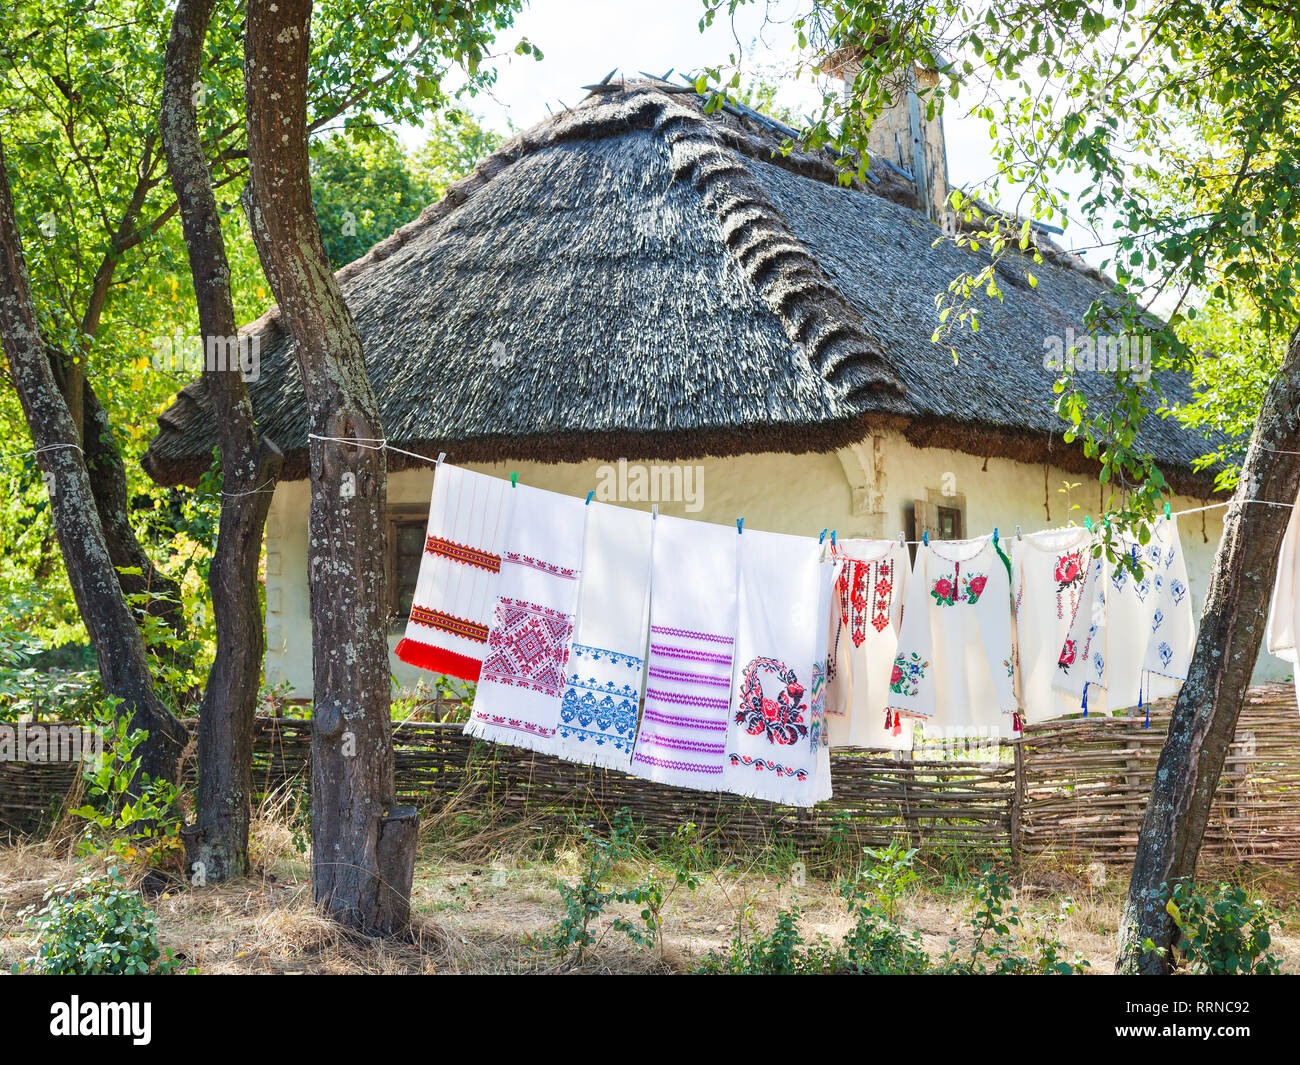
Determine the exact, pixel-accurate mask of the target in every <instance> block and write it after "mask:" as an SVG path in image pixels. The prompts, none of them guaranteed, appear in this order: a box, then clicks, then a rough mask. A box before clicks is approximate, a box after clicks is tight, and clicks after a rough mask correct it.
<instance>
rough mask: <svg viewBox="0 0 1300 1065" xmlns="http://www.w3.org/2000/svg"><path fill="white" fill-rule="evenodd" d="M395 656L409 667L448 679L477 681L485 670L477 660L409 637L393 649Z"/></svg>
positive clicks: (400, 641)
mask: <svg viewBox="0 0 1300 1065" xmlns="http://www.w3.org/2000/svg"><path fill="white" fill-rule="evenodd" d="M393 654H395V655H397V657H398V658H400V659H401V660H402V661H403V662H406V663H407V664H408V665H412V666H418V667H419V668H420V669H427V670H428V671H429V672H430V673H442V674H444V675H446V676H448V677H459V678H460V679H461V680H472V681H477V680H478V676H479V673H480V671H481V670H482V669H483V663H482V662H480V661H479V660H478V659H477V658H468V657H466V656H465V655H458V654H457V653H456V652H455V651H448V650H447V649H446V648H445V647H430V646H429V645H428V644H427V643H420V642H419V641H418V640H412V639H410V638H409V637H403V638H402V639H401V640H399V641H398V644H397V647H396V648H394V649H393Z"/></svg>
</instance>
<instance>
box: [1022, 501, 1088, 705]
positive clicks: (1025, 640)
mask: <svg viewBox="0 0 1300 1065" xmlns="http://www.w3.org/2000/svg"><path fill="white" fill-rule="evenodd" d="M1010 548H1011V552H1010V554H1011V595H1012V598H1013V599H1014V601H1015V604H1016V650H1017V660H1018V663H1019V666H1020V669H1019V670H1018V671H1017V674H1016V682H1017V683H1016V694H1017V696H1018V697H1019V699H1020V707H1021V709H1022V710H1023V711H1024V714H1025V720H1026V721H1028V722H1030V723H1033V722H1037V721H1050V720H1051V719H1052V718H1056V717H1061V716H1063V715H1065V714H1077V713H1078V712H1079V709H1080V700H1079V699H1078V698H1076V697H1075V696H1074V695H1073V694H1066V693H1064V692H1061V691H1058V690H1056V689H1054V688H1053V684H1054V683H1055V681H1056V674H1057V671H1058V669H1064V670H1065V671H1066V672H1069V671H1071V670H1078V671H1079V672H1081V673H1082V672H1084V671H1086V669H1087V663H1085V662H1083V661H1079V662H1077V663H1067V664H1066V665H1065V666H1064V667H1062V666H1060V655H1061V649H1062V648H1063V647H1064V646H1065V641H1066V639H1067V638H1068V636H1069V630H1070V627H1071V625H1072V624H1073V622H1074V619H1075V615H1076V614H1077V613H1078V611H1079V608H1080V606H1081V604H1082V602H1083V596H1084V590H1085V589H1084V586H1085V584H1086V578H1087V575H1088V569H1089V567H1090V566H1091V565H1092V562H1093V557H1092V534H1091V533H1090V532H1089V531H1088V530H1087V529H1085V528H1083V527H1082V526H1074V527H1071V528H1066V529H1050V530H1047V531H1044V532H1036V533H1030V534H1029V535H1027V536H1023V537H1017V538H1016V539H1014V540H1011V541H1010Z"/></svg>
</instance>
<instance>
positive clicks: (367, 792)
mask: <svg viewBox="0 0 1300 1065" xmlns="http://www.w3.org/2000/svg"><path fill="white" fill-rule="evenodd" d="M310 30H311V2H310V0H277V2H276V3H270V2H269V0H250V3H249V5H248V21H247V24H246V32H245V41H244V97H245V105H246V108H247V112H248V155H249V164H250V167H249V173H250V181H249V186H248V193H247V195H248V198H249V203H248V206H249V221H250V223H251V227H252V232H253V239H254V241H255V242H256V244H257V249H258V253H259V255H260V256H261V260H262V267H263V269H264V270H265V271H266V275H267V278H268V280H269V281H270V283H271V288H272V289H273V290H274V292H275V297H276V300H277V302H278V304H279V307H280V313H281V314H282V315H283V318H284V321H285V323H286V324H287V325H288V327H289V330H290V333H291V334H292V336H293V339H294V345H295V350H296V352H297V356H298V364H299V368H300V370H301V372H302V378H303V389H304V392H305V393H306V397H307V408H308V419H309V420H308V425H309V427H310V431H311V432H312V433H313V434H315V435H316V436H318V437H328V438H342V439H344V440H355V441H358V442H360V443H361V444H363V445H364V444H366V443H369V444H371V445H373V444H374V442H375V441H377V440H378V439H379V438H380V437H382V435H383V430H382V429H381V427H380V422H379V410H378V406H377V404H376V402H375V397H374V393H373V391H372V390H371V387H370V379H369V377H368V375H367V373H366V365H365V359H364V357H363V353H362V349H361V340H360V337H358V335H357V331H356V327H355V326H354V325H353V322H352V316H351V315H350V314H349V313H348V309H347V306H346V305H345V304H344V302H343V296H342V294H341V293H340V291H339V287H338V283H337V282H336V281H335V279H334V275H333V272H332V271H331V270H330V266H329V261H328V259H327V258H326V256H325V249H324V246H323V244H322V242H321V236H320V227H319V224H318V223H317V220H316V213H315V210H314V209H313V207H312V201H311V185H310V177H309V170H308V155H307V58H308V53H309V48H310V45H309V37H310ZM309 443H310V453H311V509H310V517H309V529H310V533H309V539H308V545H309V546H308V568H309V575H310V588H311V616H312V648H313V663H312V666H313V668H312V683H313V689H314V709H313V732H312V755H311V763H312V886H313V889H314V893H315V897H316V900H317V901H318V903H320V904H321V905H322V906H323V907H324V908H325V910H326V912H328V913H329V914H331V915H332V916H333V917H335V918H336V919H337V920H339V921H340V922H342V923H344V924H346V925H348V926H350V927H354V928H358V929H361V930H363V931H367V932H381V933H390V932H395V931H397V930H399V929H400V928H402V927H403V926H404V925H405V924H406V923H407V920H408V917H409V892H410V885H411V879H412V875H413V868H414V861H415V832H414V825H415V818H414V811H413V810H411V809H410V808H409V807H393V806H392V805H391V804H392V802H393V797H394V796H393V752H392V744H391V735H390V732H391V721H390V717H389V714H390V709H389V691H388V684H389V665H388V643H387V639H386V637H385V610H384V601H385V595H384V592H385V575H384V555H383V552H384V505H385V494H386V489H387V484H386V463H385V460H384V453H383V452H382V451H381V450H378V449H377V448H375V447H374V446H370V447H366V446H357V445H354V444H348V443H336V442H332V441H325V440H321V439H316V438H315V437H313V438H310V439H309Z"/></svg>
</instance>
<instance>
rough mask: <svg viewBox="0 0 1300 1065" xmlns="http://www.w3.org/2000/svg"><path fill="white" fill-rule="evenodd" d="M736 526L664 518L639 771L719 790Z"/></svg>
mask: <svg viewBox="0 0 1300 1065" xmlns="http://www.w3.org/2000/svg"><path fill="white" fill-rule="evenodd" d="M738 539H740V537H739V536H738V535H737V533H736V530H735V529H734V528H731V527H730V526H726V525H710V524H707V523H705V522H701V521H687V520H686V519H684V518H669V517H665V516H662V515H661V516H660V517H659V519H658V520H657V521H656V522H655V530H654V545H653V548H652V550H651V576H650V589H651V591H650V652H649V655H648V656H647V658H646V689H645V708H644V710H643V711H642V714H641V729H640V731H639V732H638V733H637V737H636V747H635V749H634V751H633V754H632V772H633V773H634V774H635V775H637V776H640V777H644V778H645V779H647V780H655V781H658V782H659V783H661V784H675V785H677V786H679V787H684V788H698V789H701V790H704V791H717V790H719V786H720V784H721V780H722V763H723V751H724V749H725V741H726V735H727V711H728V707H729V706H730V702H731V666H732V653H733V651H734V649H735V643H736V541H737V540H738Z"/></svg>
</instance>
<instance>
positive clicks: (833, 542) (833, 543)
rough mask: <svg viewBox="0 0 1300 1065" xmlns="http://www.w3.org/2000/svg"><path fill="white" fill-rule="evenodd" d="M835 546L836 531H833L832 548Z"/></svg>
mask: <svg viewBox="0 0 1300 1065" xmlns="http://www.w3.org/2000/svg"><path fill="white" fill-rule="evenodd" d="M834 546H835V530H834V529H832V530H831V547H834Z"/></svg>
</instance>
